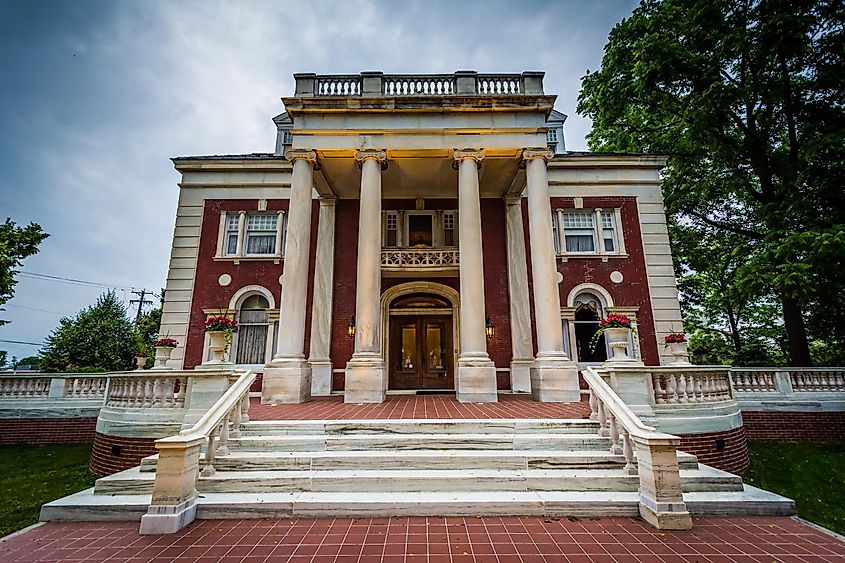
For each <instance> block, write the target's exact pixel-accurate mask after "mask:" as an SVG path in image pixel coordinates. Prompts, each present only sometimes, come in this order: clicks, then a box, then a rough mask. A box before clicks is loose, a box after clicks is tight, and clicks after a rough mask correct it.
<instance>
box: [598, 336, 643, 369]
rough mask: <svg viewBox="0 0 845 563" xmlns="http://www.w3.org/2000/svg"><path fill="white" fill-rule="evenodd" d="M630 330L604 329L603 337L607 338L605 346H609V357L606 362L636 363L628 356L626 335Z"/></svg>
mask: <svg viewBox="0 0 845 563" xmlns="http://www.w3.org/2000/svg"><path fill="white" fill-rule="evenodd" d="M630 333H631V329H630V328H606V329H604V335H605V336H606V337H607V344H608V345H609V346H610V351H611V354H612V355H611V357H610V358H609V359H608V360H607V361H608V362H613V363H619V362H626V363H627V362H636V361H637V360H636V359H634V358H632V357H631V356H629V355H628V353H627V349H628V335H629V334H630Z"/></svg>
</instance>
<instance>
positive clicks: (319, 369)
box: [308, 360, 332, 397]
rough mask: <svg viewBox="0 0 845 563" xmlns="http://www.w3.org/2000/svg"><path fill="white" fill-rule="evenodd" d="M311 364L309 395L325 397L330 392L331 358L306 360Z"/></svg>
mask: <svg viewBox="0 0 845 563" xmlns="http://www.w3.org/2000/svg"><path fill="white" fill-rule="evenodd" d="M308 363H309V364H311V396H312V397H327V396H329V395H331V394H332V362H331V360H308Z"/></svg>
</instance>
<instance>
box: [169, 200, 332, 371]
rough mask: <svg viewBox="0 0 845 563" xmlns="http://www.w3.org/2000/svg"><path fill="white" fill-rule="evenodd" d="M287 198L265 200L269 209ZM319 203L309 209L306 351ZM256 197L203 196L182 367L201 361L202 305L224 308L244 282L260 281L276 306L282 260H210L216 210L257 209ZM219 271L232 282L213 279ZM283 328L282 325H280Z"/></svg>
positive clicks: (214, 241) (283, 205)
mask: <svg viewBox="0 0 845 563" xmlns="http://www.w3.org/2000/svg"><path fill="white" fill-rule="evenodd" d="M287 208H288V200H286V199H284V200H283V199H270V200H267V209H268V210H269V211H278V210H287ZM319 209H320V204H319V202H317V201H315V202H314V203H313V205H312V213H311V257H310V266H309V272H308V279H309V284H308V297H307V299H308V306H307V307H306V319H305V346H304V349H303V352H304V353H305V354H306V355H307V352H308V340H309V336H310V334H311V330H310V326H311V293H312V289H313V287H312V286H313V280H314V256H315V254H316V249H317V221H318V214H319ZM257 210H258V200H243V199H227V200H206V202H205V209H204V212H203V218H202V230H201V234H200V247H199V254H198V258H197V272H196V281H195V283H194V293H193V298H192V302H191V320H190V325H189V327H188V339H187V343H186V346H185V363H184V367H185V369H191V368H193V367H194V366H196V365H197V364H200V363H202V345H203V341H204V329H205V313H203V309H225V308H227V307H228V306H229V301H230V300H231V298H232V296H233V295H234V294H235V292H237V291H238V290H239V289H241V288H242V287H244V286H246V285H260V286H263V287H265V288H267V289H268V290H269V291H270V292H272V294H273V296H274V298H275V299H276V307H278V306H279V300H280V299H281V294H282V288H281V285H280V284H279V276H281V275H282V272H283V271H284V260H282V262H281V263H279V264H274V263H273V260H244V261H242V262H241V263H240V264H235V263H234V262H233V261H232V260H219V261H215V260H214V255H215V254H216V253H217V235H218V231H219V227H220V214H221V213H222V212H224V211H257ZM221 274H229V275H230V276H232V283H230V284H229V285H228V286H226V287H221V286H220V284H219V283H218V282H217V279H218V278H219V277H220V275H221ZM281 330H284V327H281Z"/></svg>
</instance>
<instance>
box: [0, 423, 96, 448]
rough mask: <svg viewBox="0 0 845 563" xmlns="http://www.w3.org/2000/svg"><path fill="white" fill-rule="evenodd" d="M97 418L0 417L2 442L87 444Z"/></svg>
mask: <svg viewBox="0 0 845 563" xmlns="http://www.w3.org/2000/svg"><path fill="white" fill-rule="evenodd" d="M96 426H97V418H96V417H93V418H0V444H85V443H90V442H92V441H94V433H95V432H94V430H95V428H96Z"/></svg>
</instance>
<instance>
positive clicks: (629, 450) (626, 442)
mask: <svg viewBox="0 0 845 563" xmlns="http://www.w3.org/2000/svg"><path fill="white" fill-rule="evenodd" d="M621 434H622V455H624V456H625V469H624V471H625V474H626V475H636V474H637V466H636V465H634V445H633V443H632V441H631V435H630V434H628V431H627V430H625V428H624V427H623V428H622V429H621Z"/></svg>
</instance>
